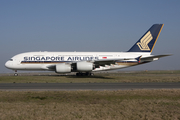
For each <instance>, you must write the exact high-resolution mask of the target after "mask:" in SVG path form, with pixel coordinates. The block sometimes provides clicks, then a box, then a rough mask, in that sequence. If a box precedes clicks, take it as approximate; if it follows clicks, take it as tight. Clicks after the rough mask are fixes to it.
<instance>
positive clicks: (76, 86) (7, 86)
mask: <svg viewBox="0 0 180 120" xmlns="http://www.w3.org/2000/svg"><path fill="white" fill-rule="evenodd" d="M179 88H180V83H1V84H0V90H15V91H24V90H25V91H26V90H28V91H47V90H52V91H76V90H97V91H102V90H133V89H179Z"/></svg>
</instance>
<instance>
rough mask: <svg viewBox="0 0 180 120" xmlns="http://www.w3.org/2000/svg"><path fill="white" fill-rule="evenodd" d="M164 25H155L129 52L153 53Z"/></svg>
mask: <svg viewBox="0 0 180 120" xmlns="http://www.w3.org/2000/svg"><path fill="white" fill-rule="evenodd" d="M163 25H164V24H154V25H153V26H152V27H151V28H150V29H149V30H148V31H147V32H146V33H145V34H144V35H143V36H142V37H141V38H140V39H139V40H138V41H137V42H136V43H135V44H134V46H132V48H131V49H130V50H129V51H128V52H152V50H153V48H154V46H155V44H156V41H157V39H158V37H159V34H160V32H161V30H162V28H163Z"/></svg>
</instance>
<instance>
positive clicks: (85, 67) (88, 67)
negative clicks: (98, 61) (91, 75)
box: [77, 61, 93, 72]
mask: <svg viewBox="0 0 180 120" xmlns="http://www.w3.org/2000/svg"><path fill="white" fill-rule="evenodd" d="M77 70H78V71H81V72H89V71H92V70H93V63H91V62H86V61H83V62H77Z"/></svg>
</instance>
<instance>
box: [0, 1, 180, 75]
mask: <svg viewBox="0 0 180 120" xmlns="http://www.w3.org/2000/svg"><path fill="white" fill-rule="evenodd" d="M179 5H180V1H179V0H149V1H146V0H1V1H0V58H1V59H0V73H13V71H12V70H8V69H7V68H6V67H5V66H4V64H5V62H6V61H7V60H9V59H10V58H11V57H13V56H14V55H16V54H19V53H23V52H30V51H59V52H66V51H67V52H69V51H77V52H83V51H84V52H96V51H97V52H122V51H127V50H129V49H130V48H131V47H132V46H133V45H134V43H135V42H136V41H137V40H138V39H139V38H140V37H141V36H142V35H143V34H144V33H145V32H146V31H147V30H148V29H149V28H150V27H151V26H152V25H153V24H156V23H159V24H164V27H163V29H162V31H161V34H160V36H159V39H158V40H157V42H156V45H155V47H154V50H153V52H152V54H153V55H159V54H173V55H172V56H170V57H164V58H161V59H159V60H158V61H154V62H151V63H148V64H144V65H140V66H134V67H130V68H126V69H122V70H179V69H180V65H179V63H178V62H179V59H180V54H179V51H180V47H179V45H180V40H179V38H180V37H179V35H180V7H179Z"/></svg>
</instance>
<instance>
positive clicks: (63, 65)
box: [56, 63, 71, 73]
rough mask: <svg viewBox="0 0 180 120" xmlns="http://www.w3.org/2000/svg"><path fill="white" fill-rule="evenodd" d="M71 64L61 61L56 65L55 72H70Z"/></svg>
mask: <svg viewBox="0 0 180 120" xmlns="http://www.w3.org/2000/svg"><path fill="white" fill-rule="evenodd" d="M70 72H71V65H70V64H66V63H61V64H57V65H56V73H70Z"/></svg>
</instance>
